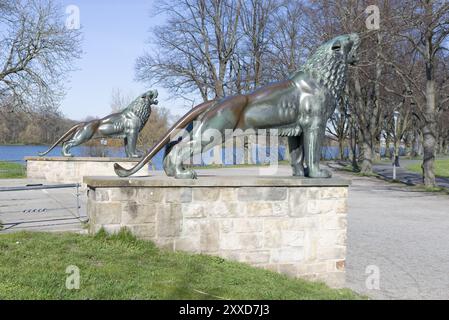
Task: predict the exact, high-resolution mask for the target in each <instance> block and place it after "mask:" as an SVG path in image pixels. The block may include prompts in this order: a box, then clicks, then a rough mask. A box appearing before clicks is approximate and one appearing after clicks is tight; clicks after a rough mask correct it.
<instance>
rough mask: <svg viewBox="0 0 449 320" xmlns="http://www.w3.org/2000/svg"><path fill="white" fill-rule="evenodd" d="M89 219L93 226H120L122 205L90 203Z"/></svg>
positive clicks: (117, 203)
mask: <svg viewBox="0 0 449 320" xmlns="http://www.w3.org/2000/svg"><path fill="white" fill-rule="evenodd" d="M88 210H89V213H90V214H89V218H90V219H92V221H93V223H95V224H100V225H104V224H120V222H121V215H122V204H121V203H120V202H103V203H97V202H90V203H89V209H88Z"/></svg>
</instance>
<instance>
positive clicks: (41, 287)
mask: <svg viewBox="0 0 449 320" xmlns="http://www.w3.org/2000/svg"><path fill="white" fill-rule="evenodd" d="M0 261H1V263H0V299H217V298H224V299H360V298H362V297H360V296H358V295H356V294H355V293H353V292H352V291H350V290H348V289H343V290H334V289H330V288H329V287H327V286H326V285H324V284H322V283H315V282H308V281H305V280H300V279H292V278H289V277H287V276H283V275H280V274H277V273H274V272H271V271H267V270H262V269H257V268H253V267H250V266H248V265H245V264H241V263H236V262H230V261H226V260H224V259H221V258H218V257H212V256H207V255H194V254H187V253H181V252H167V251H162V250H159V249H157V248H156V247H155V246H154V245H153V244H152V243H151V242H147V241H141V240H136V239H135V238H133V236H131V235H130V234H129V232H127V231H121V232H120V233H119V234H118V235H115V236H108V235H106V234H105V233H104V232H100V233H99V234H97V235H96V236H95V237H94V236H87V235H76V234H68V233H66V234H56V233H29V232H28V233H26V232H21V233H13V234H4V235H0ZM69 265H75V266H77V267H78V268H79V269H80V279H81V281H80V289H79V290H68V289H66V287H65V282H66V277H67V276H68V275H67V274H66V273H65V271H66V268H67V266H69Z"/></svg>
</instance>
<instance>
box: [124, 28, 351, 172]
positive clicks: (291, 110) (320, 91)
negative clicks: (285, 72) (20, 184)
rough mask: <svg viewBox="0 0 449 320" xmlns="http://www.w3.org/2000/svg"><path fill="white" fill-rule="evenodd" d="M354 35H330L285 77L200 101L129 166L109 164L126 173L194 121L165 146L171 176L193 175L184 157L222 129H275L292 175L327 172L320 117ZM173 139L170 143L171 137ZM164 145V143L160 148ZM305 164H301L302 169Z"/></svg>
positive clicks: (335, 95) (338, 87)
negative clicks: (283, 144) (180, 137)
mask: <svg viewBox="0 0 449 320" xmlns="http://www.w3.org/2000/svg"><path fill="white" fill-rule="evenodd" d="M359 43H360V40H359V36H358V35H357V34H349V35H343V36H339V37H336V38H334V39H332V40H330V41H328V42H326V43H325V44H323V45H322V46H320V47H319V48H318V49H317V50H316V52H315V53H314V54H313V55H312V56H311V57H310V58H309V59H308V61H307V63H306V64H305V65H304V66H303V67H302V68H301V69H300V70H298V71H297V72H296V73H295V74H294V75H293V76H292V77H291V78H290V79H288V80H285V81H281V82H278V83H274V84H271V85H267V86H265V87H263V88H260V89H258V90H256V91H255V92H253V93H250V94H246V95H237V96H233V97H229V98H227V99H224V100H221V101H210V102H205V103H203V104H201V105H199V106H197V107H195V108H193V109H192V110H191V111H190V112H188V113H187V114H186V115H185V116H184V117H182V118H181V119H180V120H179V121H178V122H177V123H176V124H175V125H174V126H173V127H172V128H171V129H170V130H169V131H168V133H167V134H166V135H165V136H164V137H163V138H162V139H161V140H160V141H159V142H158V143H157V144H156V145H154V146H153V148H152V149H151V150H150V151H149V152H148V153H147V154H146V155H145V157H144V158H142V159H141V160H140V162H139V163H138V164H137V165H136V166H135V167H133V168H131V169H129V170H126V169H124V168H122V167H121V166H120V165H118V164H115V172H116V173H117V174H118V175H119V176H122V177H124V176H129V175H131V174H134V173H135V172H137V171H138V170H139V169H140V168H142V167H143V166H144V165H145V164H146V163H147V162H148V161H149V160H151V158H152V157H153V156H154V155H155V154H156V153H157V152H158V151H159V150H161V149H162V148H163V147H164V146H166V145H169V143H170V137H171V136H172V135H173V133H174V132H175V131H176V130H178V129H180V128H185V127H186V126H188V125H189V124H190V123H192V122H193V121H197V122H199V125H195V126H194V128H193V129H191V130H190V132H189V136H188V138H189V139H183V140H182V141H181V142H179V143H177V144H174V146H172V147H170V148H169V149H168V152H166V155H165V158H164V170H165V172H166V174H167V175H168V176H174V177H175V178H195V177H196V173H195V172H194V171H193V170H192V169H191V168H185V167H184V162H185V161H186V160H188V159H190V157H192V156H193V155H195V154H199V153H202V152H204V151H207V150H208V149H210V148H212V147H213V146H214V145H217V144H221V143H223V141H224V139H225V137H227V136H226V135H225V134H224V133H225V130H229V129H232V130H236V129H241V130H247V129H256V130H257V129H275V130H277V133H278V134H279V135H281V136H288V141H289V151H290V155H291V166H292V168H293V175H294V176H308V177H311V178H327V177H330V176H331V173H330V172H329V171H327V170H325V169H320V166H319V162H320V156H321V146H322V141H323V139H324V134H325V129H326V123H327V121H328V119H329V117H330V116H331V115H332V114H333V113H334V111H335V108H336V105H337V101H338V100H339V97H340V95H341V92H342V90H343V89H344V87H345V84H346V76H347V70H348V65H350V64H354V63H355V62H356V60H357V49H358V46H359ZM208 129H214V130H218V131H219V132H220V133H221V136H222V137H223V141H217V140H218V139H214V141H213V142H211V139H210V137H209V136H207V134H206V135H205V133H206V131H207V130H208ZM172 144H173V143H172ZM166 150H167V149H166ZM305 167H306V170H305Z"/></svg>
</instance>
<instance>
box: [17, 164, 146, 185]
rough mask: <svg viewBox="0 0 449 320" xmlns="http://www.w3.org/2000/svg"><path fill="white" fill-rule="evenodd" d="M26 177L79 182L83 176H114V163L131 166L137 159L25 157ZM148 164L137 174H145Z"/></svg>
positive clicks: (56, 181) (49, 180) (57, 181)
mask: <svg viewBox="0 0 449 320" xmlns="http://www.w3.org/2000/svg"><path fill="white" fill-rule="evenodd" d="M25 161H26V163H27V178H29V179H43V180H46V181H48V182H54V183H80V184H82V182H83V177H84V176H93V175H95V176H115V172H114V163H119V164H120V165H122V166H123V167H125V168H131V167H133V166H134V165H136V164H137V162H139V160H138V159H126V158H100V157H73V158H68V157H26V158H25ZM148 174H149V171H148V166H145V167H144V168H142V169H141V170H140V171H139V172H138V173H137V176H147V175H148Z"/></svg>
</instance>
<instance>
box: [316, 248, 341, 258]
mask: <svg viewBox="0 0 449 320" xmlns="http://www.w3.org/2000/svg"><path fill="white" fill-rule="evenodd" d="M345 257H346V247H345V246H334V247H318V250H317V258H318V259H320V260H343V259H345Z"/></svg>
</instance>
